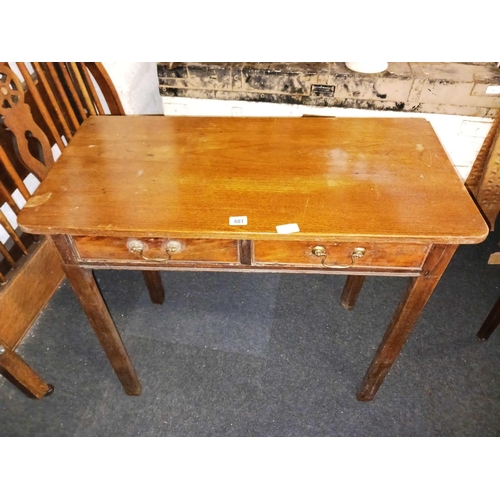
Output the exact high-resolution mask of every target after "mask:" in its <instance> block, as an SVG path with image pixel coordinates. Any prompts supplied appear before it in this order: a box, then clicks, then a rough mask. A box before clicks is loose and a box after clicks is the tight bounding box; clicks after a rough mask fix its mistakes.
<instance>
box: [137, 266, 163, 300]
mask: <svg viewBox="0 0 500 500" xmlns="http://www.w3.org/2000/svg"><path fill="white" fill-rule="evenodd" d="M142 274H143V276H144V281H146V286H147V287H148V292H149V296H150V297H151V301H152V302H153V304H163V302H165V290H164V288H163V283H162V282H161V275H160V271H142Z"/></svg>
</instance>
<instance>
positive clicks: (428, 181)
mask: <svg viewBox="0 0 500 500" xmlns="http://www.w3.org/2000/svg"><path fill="white" fill-rule="evenodd" d="M231 216H247V217H248V224H247V225H246V226H230V225H229V217H231ZM18 220H19V223H20V225H21V227H22V228H23V229H24V230H26V231H29V232H34V233H38V234H45V233H49V234H73V235H77V234H79V235H89V236H90V235H93V236H99V235H102V236H104V235H105V236H127V237H129V236H136V237H148V236H149V237H167V236H168V237H185V238H228V239H231V238H235V239H249V240H271V239H275V240H276V239H278V240H282V239H283V240H302V241H304V240H306V241H307V240H312V239H314V240H318V241H321V238H323V239H325V240H326V239H331V238H334V239H335V240H336V241H349V240H351V239H352V236H353V235H356V236H357V237H362V238H363V240H364V241H366V242H368V241H395V242H397V241H405V242H407V243H410V242H415V243H446V244H454V243H477V242H480V241H483V240H484V239H485V238H486V236H487V234H488V227H487V225H486V223H485V222H484V220H483V218H482V216H481V214H480V213H479V211H478V209H477V208H476V206H475V204H474V203H473V201H472V199H471V197H470V195H469V194H468V192H467V190H466V189H465V187H464V186H463V185H462V183H461V181H460V179H459V177H458V175H457V174H456V172H455V170H454V168H453V166H452V165H451V163H450V161H449V160H448V158H447V156H446V153H445V152H444V150H443V148H442V146H441V144H440V142H439V140H438V138H437V136H436V134H435V133H434V131H433V129H432V127H431V125H430V124H429V123H428V122H427V121H426V120H425V119H419V118H417V119H407V118H405V119H392V118H382V119H380V118H377V119H372V118H341V119H339V118H212V117H208V118H207V117H164V116H92V117H90V118H89V119H88V120H86V121H85V123H84V124H83V125H82V126H81V127H80V129H79V130H78V132H77V133H76V134H75V136H74V138H73V140H72V141H71V143H70V145H69V146H68V147H67V148H66V149H65V151H64V152H63V154H62V156H61V157H60V158H59V160H58V161H57V162H56V164H55V165H54V167H53V168H52V170H51V171H50V173H49V174H48V175H47V177H46V179H45V180H44V182H43V183H42V185H41V186H40V188H39V189H38V191H37V193H36V195H35V196H33V197H32V198H31V199H30V200H29V201H28V203H27V204H26V206H25V208H24V209H23V210H22V211H21V214H20V216H19V219H18ZM289 223H296V224H298V226H299V228H300V232H297V233H293V234H279V235H278V234H277V232H276V226H277V225H282V224H289Z"/></svg>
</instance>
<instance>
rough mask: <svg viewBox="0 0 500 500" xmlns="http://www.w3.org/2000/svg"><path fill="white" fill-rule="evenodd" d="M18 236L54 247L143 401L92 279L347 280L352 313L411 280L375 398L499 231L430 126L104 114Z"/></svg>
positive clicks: (374, 372)
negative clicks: (267, 275)
mask: <svg viewBox="0 0 500 500" xmlns="http://www.w3.org/2000/svg"><path fill="white" fill-rule="evenodd" d="M19 223H20V224H21V226H22V227H23V228H24V230H26V231H29V232H32V233H34V234H46V235H51V237H52V239H53V241H54V242H55V244H56V246H57V248H58V250H59V252H60V254H61V257H62V260H63V262H64V266H63V267H64V271H65V273H66V276H67V277H68V280H69V281H70V283H71V285H72V287H73V289H74V290H75V292H76V294H77V296H78V298H79V299H80V302H81V304H82V307H83V309H84V310H85V312H86V314H87V316H88V318H89V321H90V323H91V324H92V326H93V328H94V330H95V333H96V334H97V337H98V338H99V340H100V342H101V344H102V346H103V348H104V350H105V352H106V354H107V356H108V358H109V360H110V362H111V364H112V366H113V368H114V370H115V372H116V374H117V376H118V378H119V380H120V381H121V383H122V385H123V387H124V389H125V392H126V393H127V394H131V395H138V394H139V393H140V391H141V386H140V383H139V380H138V377H137V375H136V373H135V370H134V368H133V366H132V363H131V361H130V359H129V356H128V354H127V352H126V350H125V347H124V345H123V343H122V341H121V339H120V336H119V334H118V332H117V330H116V328H115V326H114V324H113V320H112V319H111V316H110V314H109V312H108V310H107V308H106V305H105V302H104V300H103V298H102V296H101V294H100V293H99V290H98V288H97V285H96V282H95V280H94V277H93V275H92V269H110V268H112V269H140V270H142V271H158V270H163V271H168V270H191V271H203V270H210V271H235V272H237V271H240V272H295V273H327V274H348V275H349V276H348V279H347V283H346V286H345V289H344V293H343V296H342V302H343V304H344V306H346V307H348V308H352V307H353V306H354V303H355V300H356V297H357V295H358V293H359V290H360V288H361V285H362V281H363V277H364V276H367V275H374V276H378V275H381V276H395V277H397V276H399V277H408V278H409V283H408V287H407V288H406V291H405V293H404V296H403V298H402V300H401V303H400V305H399V306H398V308H397V310H396V312H395V315H394V318H393V320H392V322H391V323H390V325H389V327H388V329H387V331H386V333H385V335H384V336H383V338H382V341H381V343H380V346H379V348H378V350H377V352H376V354H375V356H374V358H373V361H372V363H371V365H370V367H369V368H368V371H367V373H366V375H365V378H364V380H363V383H362V385H361V387H360V389H359V392H358V394H357V397H358V399H359V400H362V401H370V400H371V399H372V398H373V397H374V395H375V393H376V392H377V390H378V388H379V387H380V385H381V384H382V382H383V380H384V378H385V376H386V375H387V373H388V371H389V369H390V367H391V365H392V364H393V362H394V360H395V359H396V357H397V355H398V354H399V352H400V350H401V348H402V346H403V344H404V343H405V341H406V339H407V338H408V335H409V333H410V331H411V329H412V327H413V325H414V324H415V322H416V321H417V318H418V317H419V314H420V312H421V311H422V309H423V307H424V305H425V304H426V302H427V300H428V299H429V297H430V295H431V293H432V291H433V290H434V287H435V286H436V285H437V283H438V281H439V279H440V277H441V275H442V273H443V272H444V270H445V269H446V266H447V265H448V262H449V261H450V259H451V257H452V256H453V253H454V252H455V249H456V247H457V245H459V244H471V243H478V242H480V241H483V240H484V239H485V238H486V236H487V234H488V227H487V226H486V224H485V222H484V220H483V218H482V216H481V214H480V212H479V211H478V209H477V208H476V206H475V204H474V202H473V201H472V199H471V197H470V195H469V194H468V192H467V190H466V189H465V187H464V186H463V184H462V183H461V181H460V180H459V178H458V176H457V175H456V174H455V171H454V169H453V167H452V165H451V164H450V162H449V160H448V159H447V156H446V154H445V152H444V151H443V148H442V147H441V144H440V143H439V140H438V139H437V137H436V135H435V133H434V131H433V129H432V127H431V125H430V124H429V123H428V122H427V121H425V120H423V119H368V118H362V119H354V118H349V119H335V118H334V119H328V118H299V119H294V118H189V117H152V116H149V117H148V116H128V117H91V118H89V119H88V120H86V121H85V122H84V124H83V125H82V126H81V127H80V130H79V131H78V133H77V134H76V135H75V137H74V138H73V141H72V142H71V144H70V145H69V146H68V148H66V150H65V151H64V153H63V155H62V156H61V158H60V159H59V160H58V161H57V162H56V164H55V165H54V167H53V169H52V170H51V171H50V172H49V174H48V175H47V177H46V178H45V179H44V181H43V182H42V185H41V186H40V188H39V190H38V191H37V194H36V196H33V197H32V198H31V199H30V200H29V201H28V203H27V204H26V206H25V207H24V209H23V210H22V211H21V214H20V216H19ZM304 293H307V291H304ZM250 334H251V333H250V332H249V335H250Z"/></svg>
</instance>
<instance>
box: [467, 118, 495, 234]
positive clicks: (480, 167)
mask: <svg viewBox="0 0 500 500" xmlns="http://www.w3.org/2000/svg"><path fill="white" fill-rule="evenodd" d="M465 185H466V186H467V188H468V189H469V191H470V192H471V193H472V195H473V196H474V198H475V200H476V201H477V203H478V205H479V207H480V208H481V210H482V212H483V214H484V217H485V218H486V220H487V221H488V224H489V225H490V229H491V230H492V231H493V230H494V229H495V220H496V218H497V216H498V212H500V114H498V115H497V116H496V118H495V120H494V121H493V124H492V126H491V128H490V131H489V132H488V135H487V136H486V139H485V140H484V142H483V144H482V146H481V149H480V151H479V153H478V155H477V158H476V160H475V162H474V165H473V166H472V170H471V172H470V174H469V177H468V178H467V181H466V182H465Z"/></svg>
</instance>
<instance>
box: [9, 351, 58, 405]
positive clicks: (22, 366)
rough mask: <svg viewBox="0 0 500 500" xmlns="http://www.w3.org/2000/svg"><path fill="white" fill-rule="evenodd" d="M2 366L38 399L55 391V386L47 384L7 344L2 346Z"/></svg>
mask: <svg viewBox="0 0 500 500" xmlns="http://www.w3.org/2000/svg"><path fill="white" fill-rule="evenodd" d="M0 367H2V368H3V369H4V370H5V371H6V372H7V373H8V374H9V375H10V376H11V377H12V378H14V379H15V380H16V381H17V382H19V383H20V384H21V385H22V386H23V387H25V388H26V389H27V390H28V391H29V392H30V393H31V394H33V396H35V397H36V398H37V399H41V398H43V397H45V396H49V395H50V394H52V393H53V392H54V386H52V385H50V384H46V383H45V382H44V381H43V380H42V379H41V378H40V376H39V375H37V374H36V373H35V371H33V369H32V368H30V367H29V366H28V365H27V364H26V363H25V362H24V361H23V360H22V359H21V358H20V357H19V356H18V355H17V354H16V353H15V352H14V351H12V350H11V349H9V348H8V347H5V346H0Z"/></svg>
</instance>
